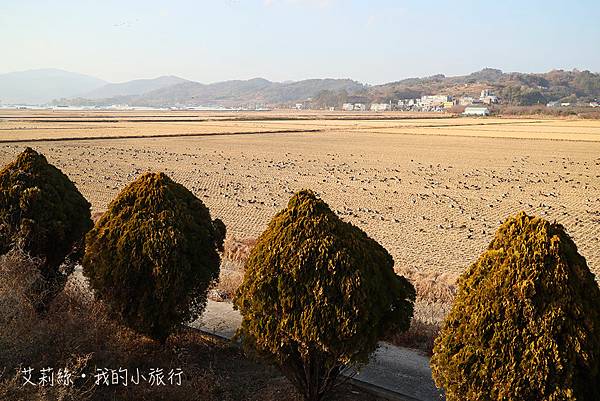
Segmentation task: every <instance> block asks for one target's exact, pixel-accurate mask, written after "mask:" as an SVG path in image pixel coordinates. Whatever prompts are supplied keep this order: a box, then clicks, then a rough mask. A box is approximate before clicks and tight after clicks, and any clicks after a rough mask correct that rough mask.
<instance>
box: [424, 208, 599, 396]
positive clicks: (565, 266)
mask: <svg viewBox="0 0 600 401" xmlns="http://www.w3.org/2000/svg"><path fill="white" fill-rule="evenodd" d="M458 286H459V289H458V294H457V296H456V299H455V301H454V304H453V306H452V310H451V311H450V314H449V315H448V317H447V318H446V321H445V323H444V326H443V328H442V331H441V333H440V335H439V337H438V338H437V339H436V342H435V347H434V356H433V358H432V360H431V365H432V371H433V377H434V379H435V382H436V384H437V386H438V387H442V388H444V389H445V390H446V398H447V400H448V401H453V400H494V401H499V400H519V401H538V400H579V401H591V400H599V399H600V290H599V288H598V284H597V283H596V281H595V280H594V275H593V274H592V273H591V272H590V270H589V268H588V266H587V264H586V261H585V258H583V257H582V256H581V255H579V253H578V252H577V247H576V246H575V243H574V242H573V241H572V240H571V238H570V237H569V235H568V234H567V233H566V232H565V230H564V228H563V227H562V226H561V225H559V224H556V223H554V224H551V223H549V222H547V221H545V220H543V219H541V218H536V217H530V216H527V215H526V214H525V213H520V214H518V215H517V216H516V217H513V218H509V219H508V220H507V221H506V222H505V223H504V224H503V225H502V226H501V227H500V228H499V229H498V232H497V233H496V236H495V238H494V239H493V241H492V242H491V244H490V245H489V247H488V250H487V251H485V252H484V253H483V254H482V255H481V257H480V258H479V260H478V261H477V262H475V263H474V264H473V265H472V266H471V267H470V268H469V269H468V270H467V271H466V272H465V273H464V274H463V275H462V276H461V277H460V279H459V282H458Z"/></svg>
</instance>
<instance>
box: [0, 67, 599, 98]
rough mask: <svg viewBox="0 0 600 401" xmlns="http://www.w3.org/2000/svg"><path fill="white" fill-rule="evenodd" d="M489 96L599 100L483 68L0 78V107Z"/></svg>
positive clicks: (581, 90)
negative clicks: (415, 72)
mask: <svg viewBox="0 0 600 401" xmlns="http://www.w3.org/2000/svg"><path fill="white" fill-rule="evenodd" d="M482 89H490V90H491V91H492V92H494V93H495V94H496V95H497V96H499V97H500V99H501V100H502V101H503V102H504V103H508V104H514V105H530V104H537V103H546V102H548V101H553V100H560V101H569V102H573V103H576V102H588V101H591V100H594V99H598V98H600V74H597V73H592V72H589V71H578V70H573V71H563V70H553V71H550V72H547V73H539V74H527V73H519V72H511V73H505V72H502V71H501V70H497V69H491V68H486V69H483V70H481V71H478V72H474V73H472V74H469V75H464V76H456V77H446V76H444V75H434V76H430V77H425V78H409V79H404V80H401V81H397V82H390V83H387V84H383V85H376V86H370V85H365V84H361V83H359V82H357V81H354V80H351V79H308V80H302V81H295V82H294V81H286V82H272V81H269V80H266V79H263V78H254V79H250V80H235V81H225V82H218V83H213V84H202V83H199V82H194V81H189V80H186V79H183V78H179V77H175V76H163V77H159V78H155V79H139V80H133V81H128V82H123V83H108V82H106V81H103V80H101V79H98V78H94V77H90V76H87V75H82V74H77V73H72V72H67V71H62V70H56V69H44V70H32V71H23V72H14V73H8V74H0V102H2V103H4V104H53V105H69V106H110V105H114V104H128V105H130V106H149V107H169V106H223V107H240V106H249V107H254V106H255V105H265V106H274V105H293V104H295V103H300V102H302V103H309V104H310V105H311V106H313V107H328V106H329V107H330V106H339V105H341V104H342V103H344V102H366V103H370V102H390V101H396V100H398V99H407V98H416V97H420V96H422V95H429V94H448V95H452V96H477V97H478V95H479V93H480V91H481V90H482Z"/></svg>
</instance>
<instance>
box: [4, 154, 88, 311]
mask: <svg viewBox="0 0 600 401" xmlns="http://www.w3.org/2000/svg"><path fill="white" fill-rule="evenodd" d="M91 227H92V220H91V218H90V204H89V202H88V201H87V200H86V199H85V198H84V197H83V195H81V193H80V192H79V191H78V190H77V188H76V187H75V185H74V184H73V182H71V180H69V178H68V177H67V176H66V175H65V174H63V173H62V172H61V171H60V170H59V169H58V168H56V167H54V166H53V165H51V164H49V163H48V161H47V160H46V158H45V157H44V156H43V155H41V154H39V153H38V152H36V151H35V150H33V149H31V148H27V149H25V151H24V152H23V153H21V154H20V155H19V156H18V157H17V159H16V160H15V161H13V162H12V163H10V164H8V165H7V166H5V167H4V169H2V171H0V254H6V253H7V252H8V251H10V250H11V249H12V248H18V249H20V250H21V251H23V252H25V253H27V254H28V255H30V256H32V257H35V258H39V259H40V263H38V264H37V266H39V269H40V276H41V278H42V280H41V281H40V282H36V283H35V285H34V286H32V287H31V288H30V294H29V298H30V299H31V301H32V302H33V306H34V307H35V309H36V310H37V311H38V312H40V313H41V312H44V311H45V310H46V309H47V307H48V304H49V303H50V301H51V300H52V299H53V298H54V296H55V295H56V294H57V293H58V292H59V291H61V290H62V288H63V286H64V284H65V282H66V279H67V276H68V273H69V272H70V271H72V267H74V262H76V261H77V260H78V259H79V258H80V257H81V254H82V252H81V251H82V250H83V246H82V245H83V237H84V235H85V233H86V232H87V231H88V230H89V229H90V228H91ZM65 262H67V265H68V266H66V267H67V268H66V269H63V270H61V265H63V263H65Z"/></svg>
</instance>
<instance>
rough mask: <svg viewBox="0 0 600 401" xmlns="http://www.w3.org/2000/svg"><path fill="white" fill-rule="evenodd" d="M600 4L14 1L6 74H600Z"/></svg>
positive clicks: (375, 77)
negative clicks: (568, 71) (563, 71)
mask: <svg viewBox="0 0 600 401" xmlns="http://www.w3.org/2000/svg"><path fill="white" fill-rule="evenodd" d="M599 21H600V1H597V0H589V1H573V0H570V1H568V0H564V1H524V0H520V1H493V2H491V1H459V0H455V1H417V0H413V1H402V0H395V1H393V0H368V1H367V0H364V1H358V0H355V1H353V0H212V1H208V0H206V1H203V0H195V1H193V0H172V1H168V2H167V1H158V0H144V1H138V0H126V1H125V0H121V1H117V0H103V1H89V0H53V1H50V0H38V1H34V0H2V1H1V2H0V73H3V72H9V71H16V70H26V69H35V68H48V67H52V68H62V69H66V70H69V71H76V72H81V73H85V74H90V75H94V76H97V77H99V78H103V79H106V80H109V81H113V82H118V81H124V80H129V79H135V78H151V77H155V76H159V75H168V74H173V75H178V76H181V77H183V78H188V79H192V80H196V81H200V82H204V83H210V82H215V81H222V80H228V79H247V78H253V77H264V78H267V79H270V80H276V81H284V80H300V79H305V78H325V77H332V78H353V79H356V80H358V81H361V82H366V83H371V84H377V83H382V82H388V81H394V80H399V79H402V78H406V77H414V76H426V75H431V74H436V73H443V74H446V75H460V74H465V73H469V72H472V71H475V70H479V69H481V68H483V67H494V68H500V69H502V70H505V71H524V72H542V71H547V70H550V69H552V68H563V69H572V68H579V69H589V70H591V71H594V72H600V23H599Z"/></svg>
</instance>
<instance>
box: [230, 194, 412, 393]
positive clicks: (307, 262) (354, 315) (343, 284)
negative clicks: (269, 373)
mask: <svg viewBox="0 0 600 401" xmlns="http://www.w3.org/2000/svg"><path fill="white" fill-rule="evenodd" d="M393 265H394V261H393V259H392V257H391V256H390V254H389V253H388V252H387V251H386V250H385V249H384V248H383V247H382V246H381V245H379V244H378V243H377V242H376V241H374V240H373V239H371V238H369V237H368V236H367V234H365V233H364V232H363V231H362V230H360V229H359V228H357V227H355V226H353V225H352V224H350V223H346V222H344V221H342V220H340V219H339V218H338V217H337V216H336V215H335V213H333V212H332V211H331V210H330V209H329V207H328V206H327V204H325V202H323V201H322V200H320V199H318V198H317V197H316V196H315V195H314V193H312V192H311V191H301V192H299V193H297V194H296V195H294V196H293V197H292V198H291V199H290V201H289V203H288V206H287V208H286V209H284V210H283V211H281V212H279V213H278V214H277V215H276V216H275V217H274V218H273V219H272V220H271V222H270V223H269V225H268V227H267V229H266V231H265V232H264V233H263V234H262V235H261V236H260V237H259V239H258V240H257V243H256V245H255V247H254V248H253V250H252V251H251V253H250V255H249V257H248V260H247V262H246V266H245V268H246V272H245V275H244V281H243V283H242V285H241V286H240V288H239V289H238V291H237V293H236V297H235V300H234V302H235V305H236V307H237V308H238V309H239V310H240V312H241V314H242V316H243V320H242V325H241V328H240V330H239V332H238V334H239V335H240V336H242V337H243V339H244V342H245V345H246V346H247V347H250V348H251V349H254V350H256V351H258V353H259V354H262V355H263V356H265V357H267V358H269V359H270V360H271V361H272V362H274V363H275V364H276V365H278V366H279V367H280V369H281V370H282V372H283V373H284V374H285V375H286V376H287V377H288V378H289V379H290V381H291V382H292V383H293V384H294V385H295V386H296V387H297V389H298V390H299V391H300V392H301V393H302V395H303V397H304V399H305V400H310V401H313V400H320V399H322V397H323V396H324V395H325V394H326V393H327V392H328V391H329V390H330V389H331V387H332V385H333V384H334V383H335V380H336V379H337V377H338V376H339V374H340V373H341V372H342V371H343V369H344V367H345V366H347V365H353V364H360V363H363V362H366V361H367V360H368V357H369V354H370V353H371V352H372V351H374V350H375V348H376V346H377V341H378V340H379V339H380V338H381V337H382V336H383V335H384V334H386V333H387V332H389V331H403V330H406V329H408V327H409V323H410V319H411V317H412V311H413V302H414V299H415V291H414V288H413V286H412V285H411V284H410V283H409V282H408V281H407V280H406V279H405V278H403V277H400V276H398V275H396V274H395V273H394V269H393Z"/></svg>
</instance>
